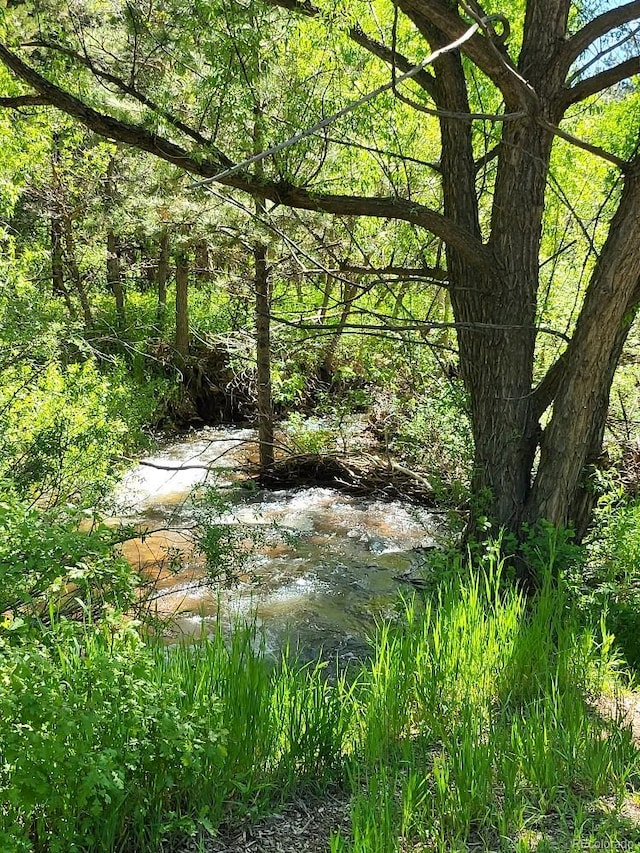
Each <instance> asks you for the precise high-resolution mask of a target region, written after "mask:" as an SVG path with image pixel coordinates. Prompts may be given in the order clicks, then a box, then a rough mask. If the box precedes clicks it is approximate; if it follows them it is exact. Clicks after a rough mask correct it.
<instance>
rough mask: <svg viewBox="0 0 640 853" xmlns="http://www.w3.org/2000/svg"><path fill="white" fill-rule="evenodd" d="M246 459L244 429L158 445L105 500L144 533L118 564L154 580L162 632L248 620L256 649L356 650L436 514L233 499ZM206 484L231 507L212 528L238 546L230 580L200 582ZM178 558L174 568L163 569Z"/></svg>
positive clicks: (321, 500) (273, 494) (323, 501)
mask: <svg viewBox="0 0 640 853" xmlns="http://www.w3.org/2000/svg"><path fill="white" fill-rule="evenodd" d="M252 455H255V433H254V432H253V431H252V430H248V429H237V428H228V429H206V430H202V431H200V432H198V433H196V434H193V435H191V436H189V437H185V438H182V439H181V440H179V441H175V442H173V443H171V444H168V445H167V446H165V447H164V448H163V449H162V450H161V451H160V452H158V453H156V454H155V455H154V456H152V457H149V458H147V459H144V460H142V462H141V464H138V465H136V466H135V467H133V468H132V469H131V470H130V471H129V472H127V474H126V475H125V476H124V478H123V479H122V481H121V482H120V484H119V487H118V489H117V494H116V503H117V515H118V518H119V520H120V521H122V522H125V523H127V524H129V523H130V524H134V525H136V528H137V529H139V530H141V531H156V532H148V533H145V535H143V536H141V537H140V538H139V539H135V540H132V541H131V542H129V543H127V545H126V546H125V549H124V550H125V554H126V556H127V558H128V559H129V560H130V561H131V562H132V563H133V564H134V565H136V566H138V567H139V568H140V569H141V571H142V573H143V574H144V575H145V576H147V577H149V578H153V579H154V580H155V586H154V592H153V594H152V599H151V601H152V606H153V608H155V609H156V610H157V611H158V613H159V614H162V615H171V616H172V620H171V622H172V625H173V632H175V633H180V632H181V633H185V634H199V633H201V632H202V631H203V630H205V631H206V630H207V629H208V628H209V627H212V626H213V625H214V624H215V622H216V621H217V620H218V619H222V620H223V622H224V624H225V625H231V624H233V622H234V621H235V620H237V619H241V620H248V619H253V618H255V619H256V620H257V622H258V624H259V625H260V626H261V628H262V629H263V632H264V636H265V640H266V646H267V650H268V651H272V652H276V651H277V650H278V649H281V648H283V647H284V646H285V645H286V644H287V643H288V644H290V646H291V647H293V648H295V649H297V651H298V652H299V654H300V655H301V656H303V657H308V658H311V657H315V656H317V654H318V653H319V652H320V651H322V653H323V654H324V655H327V656H334V655H336V654H338V655H340V656H341V658H343V659H346V660H348V659H349V658H350V657H352V656H360V655H361V654H362V653H363V651H364V649H365V648H366V635H367V633H369V632H370V631H371V630H372V628H373V626H374V624H375V619H376V617H380V616H386V615H390V614H391V613H393V612H394V610H395V608H396V606H397V600H398V593H399V592H401V591H403V590H404V591H408V590H409V589H410V587H408V586H407V585H406V580H407V578H409V577H411V576H412V575H413V574H414V573H415V572H416V571H417V569H418V567H419V565H420V563H421V562H422V560H423V557H424V549H428V548H431V547H433V546H434V545H435V544H436V538H437V537H438V533H439V516H437V515H435V514H433V513H432V512H430V511H428V510H426V509H424V508H420V507H415V506H413V505H411V504H409V503H403V502H400V501H381V500H376V499H374V498H363V497H353V496H349V495H345V494H342V493H340V492H339V491H337V490H334V489H329V488H317V487H310V488H295V489H283V490H268V491H267V490H262V491H259V492H254V493H251V492H248V493H246V494H245V495H242V494H241V493H242V492H243V491H244V490H243V489H238V488H231V487H232V486H233V484H234V481H236V482H237V481H238V480H239V479H240V478H241V476H242V475H241V473H240V468H241V466H242V465H243V464H244V463H246V461H247V459H248V458H249V457H250V456H252ZM205 482H206V483H207V484H209V483H210V484H211V485H213V486H216V487H217V488H219V489H220V490H221V493H222V494H225V493H228V494H229V496H230V501H231V505H230V507H229V508H228V509H227V511H223V512H222V514H220V515H218V516H217V518H215V519H214V521H216V522H218V523H224V524H230V525H233V526H234V528H235V529H237V531H238V536H239V537H240V538H243V539H245V540H251V539H252V538H253V536H252V534H255V533H259V534H260V536H259V537H258V540H259V541H258V544H256V545H254V546H253V547H252V548H251V549H250V554H249V556H248V557H247V559H246V564H245V565H244V566H243V568H242V573H241V579H240V582H239V583H238V584H237V585H235V586H233V587H231V588H229V589H215V588H213V587H211V586H209V585H207V584H206V583H204V582H203V579H204V578H205V575H206V571H205V565H204V558H203V557H202V556H201V554H199V553H198V551H197V549H195V548H194V545H193V541H192V538H191V535H190V529H191V528H192V527H193V524H194V516H195V514H196V510H195V508H194V505H193V502H192V500H191V499H190V493H191V492H192V490H193V488H194V487H196V486H198V485H199V484H203V483H205ZM178 557H179V562H180V565H181V568H180V569H179V570H178V571H177V572H176V571H175V570H173V569H171V568H170V564H171V563H172V561H173V562H174V563H175V562H176V559H177V558H178Z"/></svg>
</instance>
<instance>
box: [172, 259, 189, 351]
mask: <svg viewBox="0 0 640 853" xmlns="http://www.w3.org/2000/svg"><path fill="white" fill-rule="evenodd" d="M175 349H176V353H177V354H178V358H179V360H180V362H181V363H182V366H184V365H185V364H186V362H187V359H188V358H189V260H188V257H187V253H186V251H185V250H184V249H180V250H179V251H178V254H177V257H176V336H175Z"/></svg>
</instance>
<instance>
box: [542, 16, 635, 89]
mask: <svg viewBox="0 0 640 853" xmlns="http://www.w3.org/2000/svg"><path fill="white" fill-rule="evenodd" d="M637 18H640V0H634V2H633V3H625V4H624V5H623V6H618V7H617V8H616V9H610V10H609V11H608V12H604V14H602V15H598V17H597V18H594V19H593V20H592V21H590V22H589V23H588V24H585V26H584V27H583V28H582V29H581V30H579V31H578V32H577V33H576V34H575V35H574V36H572V37H571V38H570V39H569V41H568V42H567V43H566V44H565V45H564V47H563V48H562V49H561V51H560V54H559V60H558V61H559V62H560V63H561V67H562V66H564V71H565V73H567V72H568V71H569V68H570V67H571V64H572V63H573V62H574V61H575V60H576V59H577V58H578V57H579V56H580V54H581V53H584V51H585V50H586V49H587V48H588V47H589V45H591V44H593V42H594V41H596V40H597V39H599V38H601V37H602V36H604V35H606V34H607V33H608V32H611V30H615V29H616V27H621V26H622V25H623V24H628V23H630V22H631V21H634V20H636V19H637Z"/></svg>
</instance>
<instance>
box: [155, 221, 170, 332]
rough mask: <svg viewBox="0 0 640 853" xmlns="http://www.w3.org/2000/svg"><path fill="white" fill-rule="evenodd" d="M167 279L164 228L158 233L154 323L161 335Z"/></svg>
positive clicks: (167, 260) (164, 315) (167, 250)
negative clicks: (156, 291) (156, 290)
mask: <svg viewBox="0 0 640 853" xmlns="http://www.w3.org/2000/svg"><path fill="white" fill-rule="evenodd" d="M168 279H169V232H168V230H167V229H166V228H165V229H164V230H163V231H162V234H161V235H160V249H159V253H158V270H157V284H158V307H157V309H156V325H157V327H158V331H159V333H160V337H162V333H163V331H164V324H165V320H166V317H167V281H168Z"/></svg>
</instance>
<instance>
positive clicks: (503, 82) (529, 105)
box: [398, 0, 538, 112]
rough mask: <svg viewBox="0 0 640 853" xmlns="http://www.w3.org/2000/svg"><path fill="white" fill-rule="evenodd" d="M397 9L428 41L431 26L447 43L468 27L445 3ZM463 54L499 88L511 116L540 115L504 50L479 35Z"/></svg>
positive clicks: (432, 0) (405, 2) (425, 1)
mask: <svg viewBox="0 0 640 853" xmlns="http://www.w3.org/2000/svg"><path fill="white" fill-rule="evenodd" d="M398 7H399V8H400V9H401V10H402V11H403V12H404V13H405V14H406V15H407V16H408V17H409V18H410V19H411V20H412V21H413V23H414V24H415V25H416V27H417V28H418V30H419V31H420V32H421V33H422V34H423V35H424V36H425V38H427V40H429V33H428V30H429V26H432V27H436V28H437V29H438V30H439V31H440V32H441V33H442V34H443V36H444V38H445V39H449V40H451V41H453V40H455V39H457V38H459V37H460V36H461V35H462V34H463V33H464V32H465V30H466V29H467V28H468V26H469V24H468V22H467V21H464V20H463V19H462V18H461V17H460V16H459V15H458V14H457V12H455V11H454V9H453V7H452V4H450V3H448V2H446V0H398ZM460 50H461V51H462V52H463V53H465V54H466V55H467V56H468V57H469V59H471V61H472V62H474V63H475V64H476V65H477V66H478V68H479V69H480V70H481V71H483V72H484V73H485V74H486V75H487V77H488V78H489V79H490V80H491V81H492V82H493V83H494V84H495V85H496V86H497V87H498V89H499V90H500V92H501V93H502V96H503V97H504V100H505V104H506V108H507V110H508V111H509V112H517V111H518V109H519V108H522V107H525V108H526V109H527V110H528V111H530V112H531V111H533V112H537V109H538V99H537V96H536V94H535V92H534V91H533V89H532V88H531V87H530V86H529V84H528V83H527V82H526V80H524V79H523V78H522V77H521V76H520V74H519V72H518V70H517V69H516V68H515V66H514V64H513V62H512V61H511V58H510V57H509V55H508V53H507V52H506V50H505V49H504V47H503V46H498V45H497V44H495V43H494V42H492V41H491V40H490V39H489V38H488V37H487V36H483V35H481V34H480V33H479V32H478V33H475V35H474V36H472V38H470V39H468V40H467V41H466V42H465V43H464V44H463V45H462V46H461V47H460Z"/></svg>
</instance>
